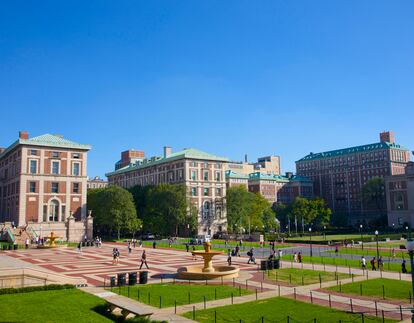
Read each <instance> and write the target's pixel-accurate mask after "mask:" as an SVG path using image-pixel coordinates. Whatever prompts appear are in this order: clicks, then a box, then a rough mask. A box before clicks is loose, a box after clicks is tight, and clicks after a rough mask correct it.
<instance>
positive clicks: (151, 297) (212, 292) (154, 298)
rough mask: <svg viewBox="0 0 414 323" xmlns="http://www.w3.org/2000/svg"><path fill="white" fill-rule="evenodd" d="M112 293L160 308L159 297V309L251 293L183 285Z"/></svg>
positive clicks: (157, 286)
mask: <svg viewBox="0 0 414 323" xmlns="http://www.w3.org/2000/svg"><path fill="white" fill-rule="evenodd" d="M128 290H129V296H128ZM112 291H113V292H115V293H118V294H120V295H124V296H127V297H130V298H132V299H136V300H139V301H140V302H142V303H145V304H148V305H152V306H156V307H160V297H161V307H171V306H174V304H175V302H177V305H178V306H179V305H185V304H192V303H199V302H203V301H204V296H205V298H206V301H211V300H214V299H220V298H228V297H231V294H232V293H233V296H234V297H237V296H240V295H246V294H251V293H252V292H251V291H249V290H246V289H243V288H233V287H232V286H229V285H204V284H197V285H195V284H191V285H189V284H185V283H176V284H173V283H168V284H148V285H135V286H130V287H129V288H128V286H123V287H121V288H119V287H114V288H113V289H112Z"/></svg>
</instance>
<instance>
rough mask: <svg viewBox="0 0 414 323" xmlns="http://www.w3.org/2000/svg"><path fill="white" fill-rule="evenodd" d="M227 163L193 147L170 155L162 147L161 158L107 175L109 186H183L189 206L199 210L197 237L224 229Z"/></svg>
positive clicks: (150, 159) (169, 151) (167, 149)
mask: <svg viewBox="0 0 414 323" xmlns="http://www.w3.org/2000/svg"><path fill="white" fill-rule="evenodd" d="M127 155H128V154H125V156H127ZM121 157H123V156H121ZM121 162H122V158H121ZM227 162H228V159H227V158H223V157H219V156H215V155H211V154H208V153H205V152H203V151H200V150H197V149H193V148H189V149H184V150H182V151H179V152H176V153H172V150H171V148H170V147H164V155H163V156H162V157H152V158H148V159H147V158H143V159H140V160H137V161H135V162H132V163H130V164H129V165H127V166H125V167H123V168H119V169H116V170H115V171H114V172H110V173H108V174H106V176H107V177H108V182H109V185H119V186H121V187H124V188H129V187H133V186H135V185H140V186H146V185H158V184H161V183H170V184H184V185H185V187H186V189H187V194H188V197H189V198H190V201H191V203H193V204H194V205H195V206H196V207H197V209H198V234H214V233H216V232H223V231H226V229H227V219H226V206H225V196H226V181H225V176H224V171H225V164H226V163H227ZM118 163H119V162H118ZM118 163H117V164H118Z"/></svg>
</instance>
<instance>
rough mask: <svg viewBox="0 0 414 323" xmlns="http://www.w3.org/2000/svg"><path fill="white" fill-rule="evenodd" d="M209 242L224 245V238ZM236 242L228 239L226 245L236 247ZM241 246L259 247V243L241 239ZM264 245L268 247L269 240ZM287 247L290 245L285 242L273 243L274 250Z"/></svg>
mask: <svg viewBox="0 0 414 323" xmlns="http://www.w3.org/2000/svg"><path fill="white" fill-rule="evenodd" d="M211 243H212V244H213V245H220V246H223V247H224V245H225V240H222V239H214V240H212V241H211ZM238 244H239V241H234V240H232V241H228V246H230V247H236V246H237V245H238ZM243 246H244V247H245V248H260V243H259V242H257V241H243ZM264 246H265V248H268V247H269V242H268V241H266V242H265V245H264ZM289 247H291V245H289V244H286V243H277V242H276V244H275V249H276V250H277V249H283V248H289Z"/></svg>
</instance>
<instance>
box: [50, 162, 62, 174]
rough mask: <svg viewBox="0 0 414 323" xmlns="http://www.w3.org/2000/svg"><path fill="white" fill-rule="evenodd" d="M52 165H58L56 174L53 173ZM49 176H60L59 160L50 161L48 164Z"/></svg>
mask: <svg viewBox="0 0 414 323" xmlns="http://www.w3.org/2000/svg"><path fill="white" fill-rule="evenodd" d="M53 163H57V164H58V172H57V173H54V172H53ZM50 174H52V175H59V174H60V160H52V162H51V163H50Z"/></svg>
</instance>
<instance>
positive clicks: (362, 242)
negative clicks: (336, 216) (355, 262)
mask: <svg viewBox="0 0 414 323" xmlns="http://www.w3.org/2000/svg"><path fill="white" fill-rule="evenodd" d="M359 233H360V234H361V246H362V250H364V241H362V224H360V225H359Z"/></svg>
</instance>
